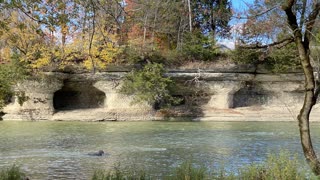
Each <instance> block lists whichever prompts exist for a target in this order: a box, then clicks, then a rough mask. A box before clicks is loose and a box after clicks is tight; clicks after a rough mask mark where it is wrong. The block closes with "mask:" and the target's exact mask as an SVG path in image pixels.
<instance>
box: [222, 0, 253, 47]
mask: <svg viewBox="0 0 320 180" xmlns="http://www.w3.org/2000/svg"><path fill="white" fill-rule="evenodd" d="M253 2H254V0H231V3H232V9H233V10H234V11H244V10H246V9H248V4H252V3H253ZM240 23H243V20H241V21H239V20H236V19H233V20H231V22H230V24H231V26H235V25H237V24H240ZM218 44H221V45H224V46H227V47H228V48H230V49H234V47H235V43H234V39H233V38H231V39H219V40H218Z"/></svg>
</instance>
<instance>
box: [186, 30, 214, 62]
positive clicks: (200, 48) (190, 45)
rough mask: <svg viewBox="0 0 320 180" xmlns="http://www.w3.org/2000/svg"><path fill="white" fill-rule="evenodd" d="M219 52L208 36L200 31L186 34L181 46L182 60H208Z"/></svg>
mask: <svg viewBox="0 0 320 180" xmlns="http://www.w3.org/2000/svg"><path fill="white" fill-rule="evenodd" d="M219 54H220V52H219V50H218V48H217V47H215V42H214V40H213V39H212V38H210V37H209V36H206V35H203V34H202V33H201V32H200V31H198V32H194V33H192V34H187V35H186V37H185V42H184V44H183V46H182V55H183V56H184V57H183V58H184V60H199V61H201V60H202V61H210V60H213V59H215V58H216V57H218V56H219Z"/></svg>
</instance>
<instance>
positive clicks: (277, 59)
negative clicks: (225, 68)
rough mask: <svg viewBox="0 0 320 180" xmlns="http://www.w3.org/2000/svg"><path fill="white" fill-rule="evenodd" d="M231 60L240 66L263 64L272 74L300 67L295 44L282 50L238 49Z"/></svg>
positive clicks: (232, 54)
mask: <svg viewBox="0 0 320 180" xmlns="http://www.w3.org/2000/svg"><path fill="white" fill-rule="evenodd" d="M231 58H232V60H233V61H234V62H236V63H239V64H253V65H258V64H262V65H265V67H266V68H267V69H268V70H270V71H272V72H275V73H277V72H286V71H288V70H290V69H297V68H299V67H300V60H299V54H298V51H297V48H296V46H295V44H293V43H291V44H288V45H287V46H285V47H281V48H275V47H274V48H269V49H246V48H240V47H237V48H236V49H235V50H234V51H233V52H231Z"/></svg>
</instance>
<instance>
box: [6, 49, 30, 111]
mask: <svg viewBox="0 0 320 180" xmlns="http://www.w3.org/2000/svg"><path fill="white" fill-rule="evenodd" d="M27 75H28V71H27V70H26V68H25V65H24V64H23V63H21V62H20V57H19V55H17V54H14V55H13V56H12V57H11V62H10V63H8V64H3V65H1V66H0V82H1V84H0V109H2V107H3V106H4V105H5V104H7V103H8V102H9V100H10V98H11V96H12V95H13V91H12V88H11V86H12V85H13V84H14V83H16V82H17V81H19V80H21V79H23V78H25V77H27Z"/></svg>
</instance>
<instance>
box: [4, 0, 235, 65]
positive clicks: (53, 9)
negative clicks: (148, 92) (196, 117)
mask: <svg viewBox="0 0 320 180" xmlns="http://www.w3.org/2000/svg"><path fill="white" fill-rule="evenodd" d="M0 3H1V4H0V9H1V11H0V53H1V54H0V62H1V63H7V62H9V61H10V57H11V56H12V55H14V54H18V55H19V56H20V57H21V61H23V62H25V63H26V64H27V65H28V67H30V68H32V69H35V70H37V69H41V68H44V67H45V68H46V70H52V69H57V68H60V69H63V68H65V67H68V66H75V67H81V68H85V69H88V70H93V71H96V70H100V69H104V68H106V66H107V64H108V63H110V62H113V61H118V62H125V63H136V62H139V61H141V60H146V59H148V60H150V61H152V60H155V61H162V60H164V61H165V60H167V59H169V60H170V59H179V60H181V59H188V60H211V59H214V58H215V57H216V56H217V55H218V54H219V53H218V50H217V46H216V39H217V38H218V37H228V35H229V30H230V25H229V21H230V20H231V17H232V10H231V2H230V1H229V0H191V1H190V0H184V1H175V0H174V1H172V0H170V1H169V0H88V1H80V0H43V1H42V0H14V1H12V0H2V1H1V2H0ZM159 54H165V56H164V57H163V56H159ZM161 58H162V59H161ZM130 61H131V62H130ZM160 63H165V62H160Z"/></svg>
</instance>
